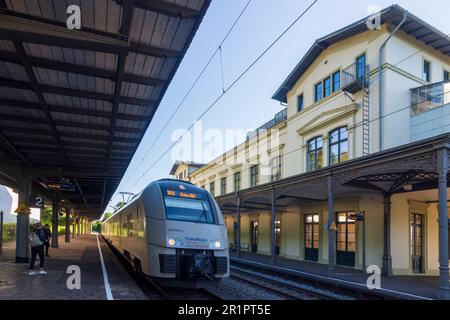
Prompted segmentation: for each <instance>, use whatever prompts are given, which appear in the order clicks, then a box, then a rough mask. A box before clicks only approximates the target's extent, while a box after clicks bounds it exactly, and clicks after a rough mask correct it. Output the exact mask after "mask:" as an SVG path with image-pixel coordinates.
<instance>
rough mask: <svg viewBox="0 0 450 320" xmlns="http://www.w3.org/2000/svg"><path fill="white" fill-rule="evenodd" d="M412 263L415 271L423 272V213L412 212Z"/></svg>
mask: <svg viewBox="0 0 450 320" xmlns="http://www.w3.org/2000/svg"><path fill="white" fill-rule="evenodd" d="M410 237H411V239H410V243H411V264H412V271H413V273H423V215H422V214H417V213H412V214H411V230H410Z"/></svg>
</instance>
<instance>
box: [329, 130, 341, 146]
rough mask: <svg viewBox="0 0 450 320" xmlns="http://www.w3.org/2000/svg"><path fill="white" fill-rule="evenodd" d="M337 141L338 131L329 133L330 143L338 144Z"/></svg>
mask: <svg viewBox="0 0 450 320" xmlns="http://www.w3.org/2000/svg"><path fill="white" fill-rule="evenodd" d="M338 141H339V131H338V130H335V131H333V132H331V133H330V142H331V143H333V142H338Z"/></svg>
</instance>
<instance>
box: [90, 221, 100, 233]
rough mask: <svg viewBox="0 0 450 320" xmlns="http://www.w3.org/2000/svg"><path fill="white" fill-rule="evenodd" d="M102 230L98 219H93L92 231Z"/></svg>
mask: <svg viewBox="0 0 450 320" xmlns="http://www.w3.org/2000/svg"><path fill="white" fill-rule="evenodd" d="M101 230H102V223H101V222H100V221H95V222H93V223H92V231H94V232H99V233H100V231H101Z"/></svg>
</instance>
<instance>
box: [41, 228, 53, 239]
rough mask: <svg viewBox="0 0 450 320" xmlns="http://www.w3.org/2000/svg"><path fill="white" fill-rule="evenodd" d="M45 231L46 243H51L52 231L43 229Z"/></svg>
mask: <svg viewBox="0 0 450 320" xmlns="http://www.w3.org/2000/svg"><path fill="white" fill-rule="evenodd" d="M42 230H43V231H44V234H45V241H49V240H50V238H51V237H52V232H51V231H50V229H42Z"/></svg>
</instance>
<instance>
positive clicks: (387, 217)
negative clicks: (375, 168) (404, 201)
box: [382, 193, 393, 277]
mask: <svg viewBox="0 0 450 320" xmlns="http://www.w3.org/2000/svg"><path fill="white" fill-rule="evenodd" d="M391 204H392V201H391V194H390V193H385V194H384V199H383V206H384V215H383V223H384V226H383V269H382V274H383V275H384V276H386V277H392V275H393V272H392V256H391Z"/></svg>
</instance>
